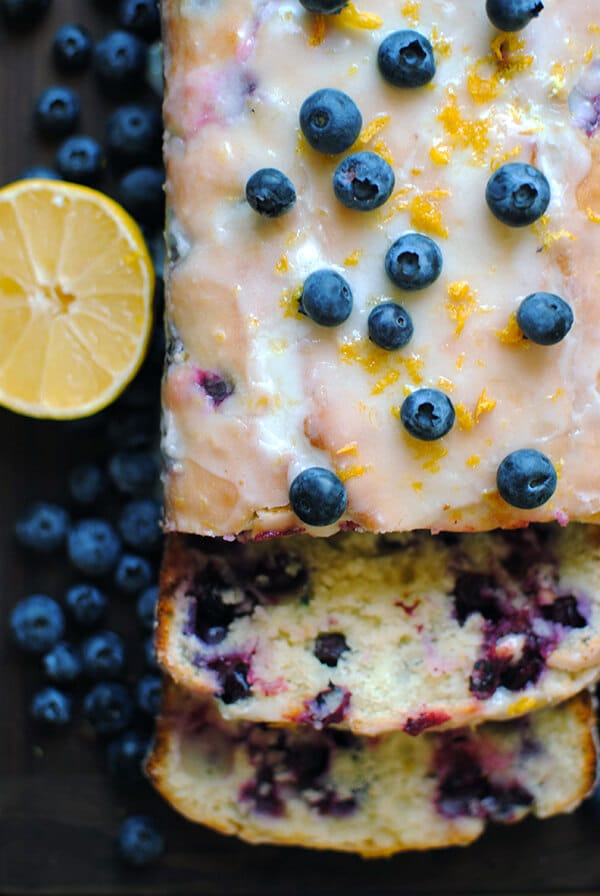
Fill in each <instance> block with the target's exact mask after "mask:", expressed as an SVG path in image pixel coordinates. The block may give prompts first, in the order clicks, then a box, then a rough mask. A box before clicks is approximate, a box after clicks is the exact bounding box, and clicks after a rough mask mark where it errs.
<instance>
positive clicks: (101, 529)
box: [67, 519, 121, 576]
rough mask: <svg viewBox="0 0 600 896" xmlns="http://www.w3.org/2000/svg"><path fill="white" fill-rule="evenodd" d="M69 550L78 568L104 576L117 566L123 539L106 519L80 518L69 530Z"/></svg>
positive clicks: (94, 574)
mask: <svg viewBox="0 0 600 896" xmlns="http://www.w3.org/2000/svg"><path fill="white" fill-rule="evenodd" d="M67 551H68V554H69V559H70V561H71V563H72V564H73V566H74V567H75V568H76V569H78V570H80V571H81V572H82V573H84V574H85V575H88V576H102V575H106V573H109V572H111V570H113V569H114V568H115V566H116V564H117V561H118V559H119V556H120V554H121V541H120V539H119V536H118V535H117V533H116V532H115V530H114V529H113V527H112V526H111V524H110V523H109V522H107V521H106V520H103V519H85V520H79V522H77V523H75V524H74V526H73V527H72V529H71V531H70V532H69V535H68V538H67Z"/></svg>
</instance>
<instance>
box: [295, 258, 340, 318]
mask: <svg viewBox="0 0 600 896" xmlns="http://www.w3.org/2000/svg"><path fill="white" fill-rule="evenodd" d="M352 302H353V298H352V290H351V289H350V285H349V283H348V282H347V281H346V280H345V279H344V278H343V277H342V276H341V274H338V272H337V271H334V270H332V269H331V268H322V269H321V270H319V271H313V272H312V274H309V275H308V277H307V278H306V280H305V281H304V285H303V287H302V295H301V296H300V313H301V314H306V316H307V317H310V319H311V320H313V321H314V322H315V323H316V324H320V326H322V327H337V326H338V325H339V324H342V323H343V322H344V321H345V320H348V318H349V317H350V314H351V312H352Z"/></svg>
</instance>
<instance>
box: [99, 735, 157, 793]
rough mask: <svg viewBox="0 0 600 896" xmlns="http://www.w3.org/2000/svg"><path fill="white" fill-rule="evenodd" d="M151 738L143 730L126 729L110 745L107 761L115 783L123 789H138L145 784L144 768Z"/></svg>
mask: <svg viewBox="0 0 600 896" xmlns="http://www.w3.org/2000/svg"><path fill="white" fill-rule="evenodd" d="M149 746H150V738H149V737H148V735H146V734H144V733H143V732H141V731H125V732H124V733H123V734H120V735H119V736H118V737H116V738H115V739H114V740H111V742H110V743H109V745H108V748H107V751H106V761H107V765H108V771H109V774H110V776H111V778H112V781H113V783H114V784H115V785H116V786H117V787H118V788H120V789H121V790H127V791H131V790H136V789H138V788H140V787H141V786H142V785H144V784H145V782H146V778H145V777H144V772H143V768H142V763H143V762H144V759H145V756H146V753H147V752H148V748H149Z"/></svg>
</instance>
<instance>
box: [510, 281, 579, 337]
mask: <svg viewBox="0 0 600 896" xmlns="http://www.w3.org/2000/svg"><path fill="white" fill-rule="evenodd" d="M517 323H518V324H519V327H520V328H521V330H522V331H523V334H524V335H525V336H526V337H527V339H531V341H532V342H536V343H537V344H538V345H556V343H557V342H560V341H561V340H562V339H564V338H565V336H566V335H567V333H568V332H569V330H570V329H571V327H572V326H573V311H572V309H571V306H570V305H569V304H568V303H567V302H565V300H564V299H561V297H560V296H557V295H554V294H553V293H551V292H534V293H532V294H531V295H529V296H527V297H526V298H524V299H523V301H522V302H521V304H520V305H519V310H518V311H517Z"/></svg>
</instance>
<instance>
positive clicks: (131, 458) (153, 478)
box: [108, 451, 158, 495]
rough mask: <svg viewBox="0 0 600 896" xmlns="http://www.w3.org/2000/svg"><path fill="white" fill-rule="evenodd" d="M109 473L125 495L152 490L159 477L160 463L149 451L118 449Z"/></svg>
mask: <svg viewBox="0 0 600 896" xmlns="http://www.w3.org/2000/svg"><path fill="white" fill-rule="evenodd" d="M108 474H109V476H110V478H111V480H112V482H113V484H114V485H115V486H116V488H117V489H118V490H119V491H120V492H121V493H122V494H124V495H139V494H141V493H143V492H147V491H149V490H152V488H154V486H155V485H156V483H157V479H158V464H157V462H156V459H155V457H154V455H153V454H151V453H150V452H149V451H117V453H116V454H114V455H113V456H112V457H111V459H110V461H109V463H108Z"/></svg>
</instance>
